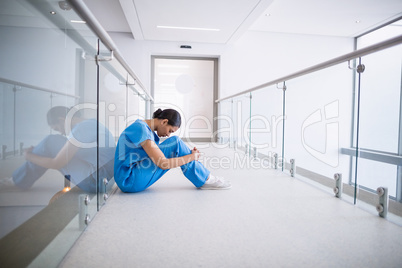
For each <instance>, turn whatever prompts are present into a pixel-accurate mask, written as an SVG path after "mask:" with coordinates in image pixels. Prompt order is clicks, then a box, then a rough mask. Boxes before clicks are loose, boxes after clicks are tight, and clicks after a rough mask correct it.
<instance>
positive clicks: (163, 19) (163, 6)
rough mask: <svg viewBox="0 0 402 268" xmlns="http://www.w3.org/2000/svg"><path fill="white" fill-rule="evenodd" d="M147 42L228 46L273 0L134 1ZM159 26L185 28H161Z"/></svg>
mask: <svg viewBox="0 0 402 268" xmlns="http://www.w3.org/2000/svg"><path fill="white" fill-rule="evenodd" d="M133 2H134V6H135V9H136V13H137V15H138V22H139V24H140V25H141V29H142V34H143V37H144V39H145V40H164V41H187V42H206V43H227V42H228V41H229V40H230V39H231V38H232V36H233V35H235V34H236V32H237V31H240V30H241V29H242V25H243V24H245V23H247V21H248V19H249V18H252V21H250V25H251V23H252V22H253V21H254V20H255V19H256V18H257V17H258V16H259V15H261V14H262V13H263V12H264V10H265V9H266V8H267V7H268V6H269V4H270V3H271V2H272V0H237V1H233V0H203V1H199V0H169V1H164V0H154V1H149V0H133ZM158 26H169V27H183V28H192V29H178V28H173V29H172V28H170V29H167V28H158Z"/></svg>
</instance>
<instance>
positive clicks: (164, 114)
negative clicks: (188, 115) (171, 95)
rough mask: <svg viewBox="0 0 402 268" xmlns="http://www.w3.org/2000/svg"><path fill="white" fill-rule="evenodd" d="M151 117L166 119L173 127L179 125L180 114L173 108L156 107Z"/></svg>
mask: <svg viewBox="0 0 402 268" xmlns="http://www.w3.org/2000/svg"><path fill="white" fill-rule="evenodd" d="M152 118H157V119H167V120H168V124H169V125H171V126H174V127H180V125H181V116H180V114H179V113H178V112H177V111H176V110H173V109H165V110H162V109H158V110H156V111H155V112H154V114H153V115H152Z"/></svg>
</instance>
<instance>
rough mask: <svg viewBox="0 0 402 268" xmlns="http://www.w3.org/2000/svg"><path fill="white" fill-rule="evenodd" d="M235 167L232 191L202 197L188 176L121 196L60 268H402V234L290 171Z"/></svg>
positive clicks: (175, 173) (227, 171) (228, 171)
mask: <svg viewBox="0 0 402 268" xmlns="http://www.w3.org/2000/svg"><path fill="white" fill-rule="evenodd" d="M204 151H206V153H207V155H208V156H209V157H211V156H212V155H213V156H216V157H219V156H220V157H224V156H229V157H233V151H232V150H216V149H215V150H213V149H207V150H204ZM221 159H222V158H221ZM224 161H226V160H224ZM210 164H211V163H210ZM221 164H222V163H221ZM209 166H211V165H209ZM225 167H227V165H225V164H223V168H220V169H219V168H217V167H216V168H215V169H213V172H214V173H215V174H217V175H224V176H225V177H226V178H230V180H231V181H232V185H233V188H232V189H231V190H225V191H205V190H198V189H196V188H194V187H193V186H192V184H191V183H189V182H188V181H187V180H186V178H185V177H184V176H183V175H182V174H181V171H180V169H174V170H171V171H169V172H168V173H167V174H166V175H165V176H164V177H163V178H162V179H161V180H160V181H158V182H157V183H156V184H155V185H153V186H152V187H151V188H149V189H148V190H146V191H144V192H141V193H136V194H125V193H122V192H121V191H120V190H118V191H117V193H116V194H114V195H113V196H112V197H111V198H110V199H109V200H108V202H107V204H106V205H105V206H104V207H103V208H102V210H101V211H100V212H99V213H98V214H97V215H96V217H95V218H94V220H93V221H92V222H91V224H90V225H89V226H88V227H87V229H86V231H85V232H84V233H83V234H82V236H81V237H80V239H79V240H78V241H77V243H76V244H75V245H74V247H73V248H72V249H71V251H70V252H69V254H68V255H67V256H66V257H65V259H64V260H63V262H62V263H61V264H60V267H402V227H400V226H397V225H395V224H393V223H391V222H389V221H387V220H385V219H382V218H380V217H378V216H376V215H375V214H371V213H368V212H366V211H364V210H361V209H360V208H358V207H356V206H353V205H351V204H350V203H348V202H345V201H342V200H339V199H337V198H335V197H334V196H333V195H331V194H329V193H328V192H325V191H322V190H319V189H317V188H315V187H312V186H310V185H308V184H306V183H304V182H303V181H301V180H299V179H297V178H296V179H295V178H292V177H290V176H289V175H288V174H286V173H281V172H278V171H275V170H271V169H266V168H260V169H253V168H251V167H249V168H248V167H244V168H238V167H237V168H233V166H231V168H225Z"/></svg>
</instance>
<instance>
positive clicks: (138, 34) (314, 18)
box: [0, 0, 402, 44]
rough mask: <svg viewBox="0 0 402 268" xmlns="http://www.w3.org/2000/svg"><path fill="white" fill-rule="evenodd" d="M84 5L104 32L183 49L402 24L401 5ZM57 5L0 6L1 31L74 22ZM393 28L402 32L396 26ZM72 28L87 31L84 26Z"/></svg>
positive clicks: (233, 0) (340, 0) (98, 0)
mask: <svg viewBox="0 0 402 268" xmlns="http://www.w3.org/2000/svg"><path fill="white" fill-rule="evenodd" d="M83 1H84V3H85V4H86V5H87V6H88V7H89V9H90V10H91V11H92V13H93V14H94V15H95V17H96V18H97V19H98V21H99V22H100V24H101V25H102V26H103V28H104V29H105V30H106V31H108V32H123V33H130V34H132V36H133V38H134V39H135V40H156V41H174V42H186V43H187V44H191V43H197V42H198V43H215V44H227V43H233V42H235V41H236V40H237V39H238V38H239V37H240V36H241V35H242V34H244V33H245V32H246V31H247V30H252V31H263V32H275V33H294V34H312V35H328V36H343V37H356V36H358V35H360V34H362V33H365V32H367V31H369V30H371V29H374V28H376V27H379V26H381V25H384V24H386V23H387V22H390V21H394V20H396V19H400V18H402V0H83ZM59 5H60V4H59V0H1V1H0V25H7V26H20V27H41V28H42V27H49V26H48V24H47V23H46V22H44V21H43V20H42V19H40V17H38V16H35V12H40V13H42V14H44V15H46V16H50V15H49V11H48V9H49V8H54V9H55V10H56V11H57V12H58V15H62V17H61V18H59V19H60V21H61V22H63V21H64V19H65V18H70V17H71V19H74V17H76V15H75V13H74V12H69V11H65V10H61V9H60V7H59ZM33 7H34V8H33ZM56 17H57V16H55V17H53V18H52V20H54V19H55V18H56ZM394 25H397V26H399V27H402V24H401V23H400V22H397V23H394ZM158 26H159V28H158ZM161 26H163V27H166V26H169V27H185V28H191V29H177V28H160V27H161ZM71 27H73V28H76V29H86V27H85V25H76V24H72V25H71Z"/></svg>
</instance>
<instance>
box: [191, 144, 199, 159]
mask: <svg viewBox="0 0 402 268" xmlns="http://www.w3.org/2000/svg"><path fill="white" fill-rule="evenodd" d="M191 154H192V155H193V157H194V160H196V161H198V159H199V158H200V154H201V153H200V151H198V149H197V148H195V147H194V149H193V150H191Z"/></svg>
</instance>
